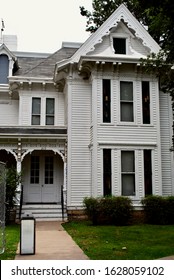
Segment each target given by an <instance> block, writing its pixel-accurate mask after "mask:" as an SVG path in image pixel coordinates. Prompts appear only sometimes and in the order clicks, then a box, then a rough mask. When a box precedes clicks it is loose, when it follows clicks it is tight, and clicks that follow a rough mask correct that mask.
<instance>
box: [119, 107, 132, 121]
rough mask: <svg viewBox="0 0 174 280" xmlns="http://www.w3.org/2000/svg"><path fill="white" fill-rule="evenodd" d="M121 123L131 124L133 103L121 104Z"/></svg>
mask: <svg viewBox="0 0 174 280" xmlns="http://www.w3.org/2000/svg"><path fill="white" fill-rule="evenodd" d="M121 121H123V122H133V121H134V118H133V103H127V102H124V103H121Z"/></svg>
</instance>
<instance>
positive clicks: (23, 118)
mask: <svg viewBox="0 0 174 280" xmlns="http://www.w3.org/2000/svg"><path fill="white" fill-rule="evenodd" d="M32 97H40V98H41V125H42V126H45V108H46V98H54V99H55V126H64V125H65V107H64V102H65V97H64V94H63V93H56V92H55V93H50V92H47V91H32V92H28V91H22V92H21V94H20V115H19V116H20V117H19V122H20V125H21V126H30V125H31V112H32Z"/></svg>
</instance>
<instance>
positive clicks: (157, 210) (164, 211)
mask: <svg viewBox="0 0 174 280" xmlns="http://www.w3.org/2000/svg"><path fill="white" fill-rule="evenodd" d="M142 204H143V206H144V211H145V217H146V221H147V223H150V224H156V225H167V224H174V197H173V196H170V197H162V196H153V195H152V196H147V197H145V198H144V199H142Z"/></svg>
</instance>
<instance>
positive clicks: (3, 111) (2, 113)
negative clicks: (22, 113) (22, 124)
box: [0, 99, 19, 126]
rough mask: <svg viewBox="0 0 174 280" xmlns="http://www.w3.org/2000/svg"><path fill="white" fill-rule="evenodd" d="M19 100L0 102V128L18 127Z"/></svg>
mask: <svg viewBox="0 0 174 280" xmlns="http://www.w3.org/2000/svg"><path fill="white" fill-rule="evenodd" d="M18 116H19V100H9V99H4V100H2V99H1V100H0V126H16V125H18Z"/></svg>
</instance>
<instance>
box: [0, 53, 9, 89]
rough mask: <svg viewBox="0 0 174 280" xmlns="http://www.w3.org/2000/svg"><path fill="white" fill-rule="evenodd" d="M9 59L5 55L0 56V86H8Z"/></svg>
mask: <svg viewBox="0 0 174 280" xmlns="http://www.w3.org/2000/svg"><path fill="white" fill-rule="evenodd" d="M8 76H9V59H8V56H7V55H5V54H1V55H0V84H8Z"/></svg>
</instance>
